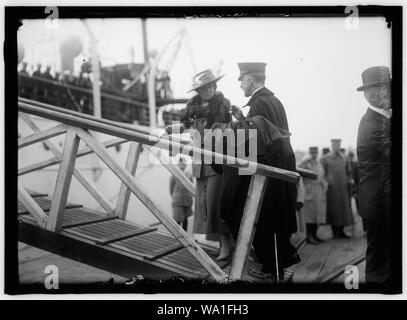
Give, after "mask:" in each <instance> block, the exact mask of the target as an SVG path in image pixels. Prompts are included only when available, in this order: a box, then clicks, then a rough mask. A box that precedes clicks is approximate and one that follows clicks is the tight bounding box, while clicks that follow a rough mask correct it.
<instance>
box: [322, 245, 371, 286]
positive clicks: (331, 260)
mask: <svg viewBox="0 0 407 320" xmlns="http://www.w3.org/2000/svg"><path fill="white" fill-rule="evenodd" d="M337 242H339V243H341V245H339V246H338V247H337V248H336V250H332V251H331V252H330V254H329V255H328V256H327V259H326V260H327V262H326V264H325V267H324V270H322V272H321V273H320V274H319V275H318V278H317V279H316V281H321V280H323V279H324V278H325V277H326V276H327V275H329V274H331V273H333V272H337V271H338V268H343V270H344V269H345V266H346V265H348V264H350V263H351V262H352V261H355V259H357V258H358V257H362V256H363V255H364V253H365V249H366V238H352V239H346V240H337Z"/></svg>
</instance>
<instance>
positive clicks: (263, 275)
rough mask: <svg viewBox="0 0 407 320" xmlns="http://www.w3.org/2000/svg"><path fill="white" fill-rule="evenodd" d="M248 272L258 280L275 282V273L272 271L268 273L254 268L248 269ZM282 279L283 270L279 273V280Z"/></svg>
mask: <svg viewBox="0 0 407 320" xmlns="http://www.w3.org/2000/svg"><path fill="white" fill-rule="evenodd" d="M248 272H249V274H250V275H251V276H253V277H255V278H257V279H259V280H264V281H267V282H272V283H277V275H275V274H274V273H268V272H263V271H257V270H254V269H249V270H248ZM283 280H284V271H282V272H281V273H280V274H279V282H281V281H283Z"/></svg>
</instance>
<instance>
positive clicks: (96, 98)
mask: <svg viewBox="0 0 407 320" xmlns="http://www.w3.org/2000/svg"><path fill="white" fill-rule="evenodd" d="M84 25H85V27H86V29H87V30H88V34H89V37H90V50H91V54H92V74H93V81H92V92H93V115H94V116H95V117H98V118H102V102H101V94H100V68H99V66H100V64H99V55H98V52H97V39H96V38H95V35H94V34H93V32H92V29H91V28H90V27H89V25H88V23H87V21H86V20H85V21H84Z"/></svg>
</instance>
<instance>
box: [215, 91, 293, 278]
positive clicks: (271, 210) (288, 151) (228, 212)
mask: <svg viewBox="0 0 407 320" xmlns="http://www.w3.org/2000/svg"><path fill="white" fill-rule="evenodd" d="M247 105H248V107H249V106H250V111H249V113H248V117H247V121H249V125H250V126H251V127H253V128H257V129H258V132H259V133H258V134H257V139H258V154H257V156H258V157H257V161H258V162H259V163H264V164H267V165H271V166H275V167H279V168H283V169H287V170H291V171H295V168H296V164H295V155H294V152H293V150H292V148H291V144H290V140H289V138H288V137H286V138H284V139H279V140H277V141H279V142H277V141H275V142H274V147H271V146H272V145H273V144H271V145H270V143H269V142H268V141H267V137H268V136H270V130H271V129H270V127H269V126H267V125H265V123H264V121H261V118H262V117H264V118H265V119H267V120H268V121H269V122H271V124H272V125H273V127H274V128H275V130H278V131H279V132H280V133H281V134H282V135H287V133H288V123H287V118H286V114H285V111H284V108H283V106H282V104H281V102H280V101H279V100H278V99H277V98H276V97H275V96H274V94H273V93H272V92H271V91H270V90H268V89H266V88H262V89H260V90H259V91H257V92H256V93H255V94H254V95H253V96H252V97H251V99H250V100H249V102H248V104H247ZM256 116H261V117H259V118H258V119H259V120H260V121H250V120H251V119H254V118H256ZM250 179H251V176H247V175H239V174H238V169H236V168H232V167H229V166H224V167H223V181H222V202H221V203H222V217H223V218H224V219H225V221H227V224H228V226H229V228H230V229H231V231H232V233H233V236H234V237H235V238H236V237H237V234H238V231H239V226H240V220H241V217H242V213H243V209H244V206H245V202H246V196H247V191H248V188H249V184H250ZM296 198H297V188H296V185H295V184H294V183H289V182H284V181H281V180H277V179H272V178H269V179H268V185H267V189H266V193H265V195H264V199H263V205H262V209H261V211H260V216H259V220H258V223H257V227H256V233H255V237H254V240H253V246H254V249H255V252H256V255H257V257H258V258H259V260H260V262H261V263H262V264H263V271H264V272H272V273H273V272H275V271H276V270H275V255H274V233H276V234H277V243H278V255H279V268H281V269H282V268H285V267H288V266H290V265H292V264H293V263H296V262H298V260H296V261H294V259H293V257H294V256H295V253H296V250H295V248H294V247H293V246H292V245H291V243H290V240H289V239H290V235H291V233H293V232H295V231H296V229H297V223H296V215H295V214H296V213H295V202H296ZM281 271H282V270H280V272H281Z"/></svg>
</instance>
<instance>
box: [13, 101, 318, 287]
mask: <svg viewBox="0 0 407 320" xmlns="http://www.w3.org/2000/svg"><path fill="white" fill-rule="evenodd" d="M18 109H19V116H20V117H21V118H22V119H23V120H24V121H25V122H26V123H27V125H28V126H29V127H30V128H31V129H32V131H33V134H31V135H29V136H26V137H22V138H19V140H18V147H19V148H22V147H25V146H28V145H31V144H34V143H37V142H40V141H43V142H44V143H45V144H46V145H47V146H48V148H49V149H50V150H51V152H52V153H53V154H54V157H53V158H51V159H48V160H46V161H42V162H40V163H36V164H33V165H30V166H27V167H24V168H21V169H19V171H18V174H19V175H23V174H27V173H29V172H33V171H36V170H39V169H42V168H45V167H47V166H51V165H54V164H57V163H59V164H60V166H59V170H58V174H57V180H56V184H55V189H54V193H53V196H52V201H51V207H50V211H49V214H48V215H46V214H45V213H44V211H43V210H42V209H41V208H40V207H39V205H38V204H37V203H36V202H35V201H34V200H33V198H32V197H31V196H30V194H29V193H28V192H27V191H26V190H25V189H24V188H23V186H21V185H19V186H18V198H19V200H20V201H21V202H22V204H23V205H24V206H25V207H26V208H27V210H28V211H29V212H30V213H31V214H32V215H33V217H34V218H35V219H36V220H37V222H38V224H39V226H40V227H43V228H45V229H47V230H50V231H53V232H59V231H60V230H61V228H62V223H63V217H64V211H65V206H66V202H67V196H68V192H69V188H70V184H71V179H72V176H75V178H76V179H78V181H79V182H80V183H81V184H82V185H83V186H84V187H85V188H86V190H88V192H89V193H90V194H91V195H92V196H93V197H94V199H95V200H96V201H97V202H98V203H99V204H100V206H101V207H102V208H103V209H104V210H105V212H106V214H107V215H108V216H117V217H119V218H120V219H123V220H124V219H126V214H127V209H128V203H129V198H130V194H131V193H133V194H134V195H135V196H136V197H137V198H138V199H139V200H140V201H141V202H142V203H143V204H144V205H145V206H146V207H147V208H148V209H149V211H151V212H152V213H153V215H154V216H155V217H156V218H157V219H158V220H159V221H160V222H161V224H162V225H163V226H164V227H165V228H166V229H167V230H168V231H169V232H170V233H171V234H172V235H173V236H174V237H175V238H176V239H177V240H178V241H179V242H180V243H181V244H182V245H183V246H184V247H185V248H186V249H187V250H188V251H189V252H190V254H191V255H192V256H194V257H195V258H196V260H197V261H198V262H199V263H200V264H201V265H202V266H203V267H204V268H205V269H206V270H207V272H208V273H209V275H210V276H211V277H213V278H214V279H215V280H216V281H220V282H222V281H227V280H239V279H241V278H242V275H243V272H244V269H245V265H246V262H247V258H248V254H249V251H250V248H251V245H252V242H253V237H254V233H255V227H256V223H257V220H258V216H259V211H260V208H261V204H262V199H263V196H264V191H265V189H266V186H267V180H268V179H269V178H275V179H281V180H285V181H288V182H291V183H297V182H298V181H299V178H300V174H299V173H298V172H292V171H288V170H284V169H280V168H275V167H270V166H266V165H264V164H260V163H253V162H250V161H248V160H243V159H237V158H234V157H230V156H226V155H223V154H220V153H215V152H212V151H208V150H204V149H200V148H196V147H194V146H191V145H189V144H186V143H185V141H181V140H176V139H173V140H169V138H168V137H159V136H156V135H151V134H148V132H147V130H145V131H144V132H143V130H141V129H140V128H139V129H134V128H133V127H131V126H129V125H125V124H122V123H116V122H113V121H109V120H105V119H98V118H95V117H92V116H89V115H83V114H78V113H76V112H73V111H70V110H65V109H60V108H58V107H54V106H50V105H45V104H41V103H36V102H33V101H30V100H27V99H21V98H19V102H18ZM30 115H35V116H39V117H42V118H46V119H49V120H54V121H56V122H60V124H58V125H57V126H55V127H53V128H51V129H47V130H44V131H40V129H39V128H38V127H37V126H36V125H35V123H34V122H33V120H32V119H31V116H30ZM89 130H92V131H95V132H100V133H104V134H107V135H111V136H114V137H115V139H113V140H109V141H107V142H104V143H101V142H99V141H98V140H97V139H95V137H94V136H93V135H92V133H91V132H89ZM61 134H65V143H64V146H63V151H62V153H61V152H60V151H59V150H58V149H57V148H56V147H55V146H54V145H53V144H52V142H50V141H48V139H50V138H53V137H55V136H57V135H61ZM80 140H83V141H84V142H85V144H86V145H87V147H85V148H83V149H81V150H78V149H79V142H80ZM125 142H130V148H129V152H128V157H127V160H126V164H125V167H122V166H120V165H119V164H118V163H117V162H116V161H115V159H113V157H112V156H110V155H109V153H108V152H107V150H106V149H107V148H109V147H112V146H115V145H119V144H122V143H125ZM152 147H155V148H158V149H165V150H170V148H174V147H175V148H179V150H181V151H182V152H183V153H185V152H187V153H189V154H192V153H195V154H198V155H201V156H209V157H211V158H212V159H215V161H217V163H223V164H225V165H230V166H234V167H247V166H248V165H250V166H251V167H252V168H253V167H254V168H256V170H255V173H254V174H253V175H252V179H251V183H250V187H249V191H248V195H247V200H246V204H245V208H244V213H243V217H242V221H241V225H240V231H239V234H238V239H237V245H236V250H235V254H234V257H233V260H232V265H231V269H230V273H229V274H227V273H225V272H224V271H223V270H222V269H221V268H220V267H219V266H218V265H217V264H216V263H215V262H214V261H213V260H212V259H211V258H210V257H209V256H208V254H207V253H206V252H205V251H204V250H203V249H202V248H201V247H200V246H199V245H198V244H197V243H196V242H195V241H194V239H193V238H192V237H191V236H190V235H189V234H188V233H187V232H185V231H184V230H183V229H182V228H181V227H180V226H179V225H178V224H177V223H176V222H175V220H174V219H173V218H172V217H171V216H170V215H168V214H166V213H165V211H164V210H163V209H162V208H160V207H158V206H157V205H156V204H155V203H154V201H153V200H152V199H151V198H150V197H149V195H148V194H147V193H146V192H144V190H143V188H142V187H141V186H140V184H139V183H138V182H137V180H136V179H135V177H134V175H135V172H136V169H137V163H138V161H139V156H140V152H141V150H142V148H144V149H146V150H148V151H149V152H151V153H152V154H153V155H154V156H155V157H156V158H157V159H158V160H160V161H161V163H163V164H164V165H165V166H166V168H167V169H168V170H169V171H170V172H171V174H173V175H174V177H175V178H176V179H177V180H178V181H179V182H181V183H182V184H183V185H184V186H185V187H186V188H187V189H188V190H189V191H190V192H191V194H194V187H193V185H192V183H191V182H190V181H189V180H188V179H187V178H186V177H185V175H184V174H183V172H182V171H181V170H180V169H179V168H178V167H177V166H175V165H172V164H168V163H166V162H165V161H164V159H162V156H161V154H160V153H159V152H156V151H155V150H154V148H152ZM90 153H95V154H96V155H97V156H98V157H99V158H100V159H101V160H102V161H103V162H104V163H105V164H106V165H107V167H108V168H109V169H110V170H111V171H112V172H113V173H114V174H115V175H116V176H117V177H118V178H119V179H120V180H121V186H120V191H119V196H118V200H117V203H116V207H113V206H112V204H110V203H109V201H107V200H106V199H105V198H104V196H103V195H102V193H101V192H100V191H99V190H97V188H96V187H95V186H94V185H93V184H92V182H91V181H89V180H88V179H86V178H85V177H84V176H83V175H82V174H81V172H80V171H79V170H78V169H76V168H75V161H76V158H78V157H81V156H84V155H87V154H90ZM300 173H301V175H303V176H307V177H311V178H313V177H315V175H314V174H313V173H312V172H310V171H306V170H302V171H300Z"/></svg>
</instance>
